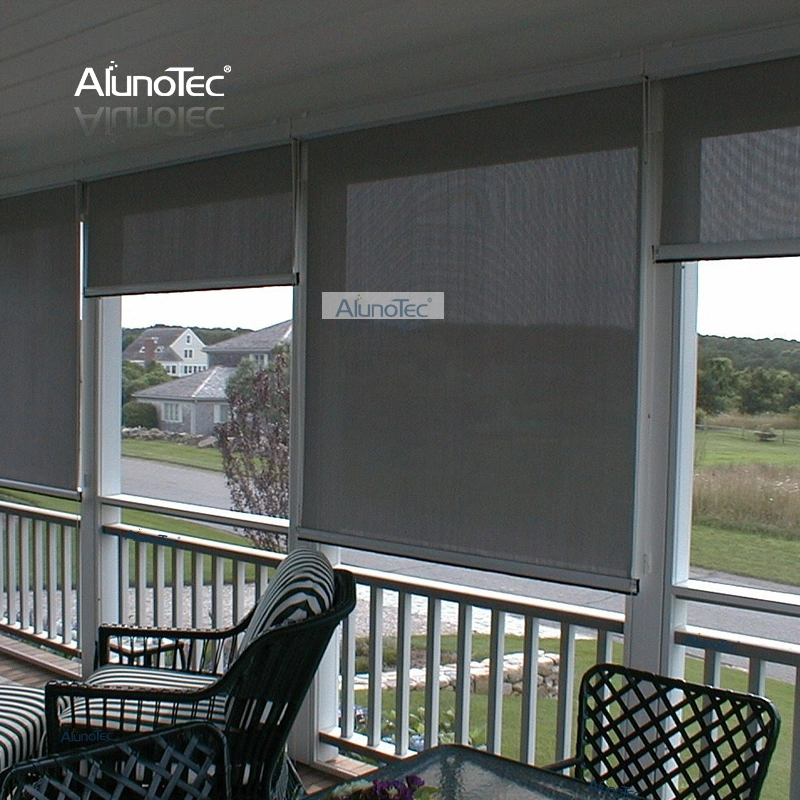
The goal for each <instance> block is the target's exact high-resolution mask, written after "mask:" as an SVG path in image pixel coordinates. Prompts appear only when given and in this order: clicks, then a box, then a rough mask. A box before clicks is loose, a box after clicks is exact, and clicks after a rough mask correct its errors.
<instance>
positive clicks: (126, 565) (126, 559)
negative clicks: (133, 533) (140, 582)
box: [118, 536, 131, 625]
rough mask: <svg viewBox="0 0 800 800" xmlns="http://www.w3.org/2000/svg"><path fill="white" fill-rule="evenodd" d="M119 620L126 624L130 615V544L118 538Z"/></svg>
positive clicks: (128, 540)
mask: <svg viewBox="0 0 800 800" xmlns="http://www.w3.org/2000/svg"><path fill="white" fill-rule="evenodd" d="M118 552H119V618H120V621H121V622H123V623H124V624H126V625H127V624H128V623H129V622H130V621H131V619H130V613H131V610H130V609H131V543H130V539H128V538H126V537H124V536H120V538H119V551H118Z"/></svg>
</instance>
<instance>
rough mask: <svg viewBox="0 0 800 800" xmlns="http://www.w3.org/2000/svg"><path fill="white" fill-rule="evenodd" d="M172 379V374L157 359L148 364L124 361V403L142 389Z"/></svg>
mask: <svg viewBox="0 0 800 800" xmlns="http://www.w3.org/2000/svg"><path fill="white" fill-rule="evenodd" d="M171 380H172V376H171V375H170V374H169V373H168V372H167V371H166V370H165V369H164V367H163V366H162V365H161V364H159V363H158V362H157V361H151V362H150V363H149V364H147V365H146V366H142V365H141V364H135V363H134V362H133V361H123V362H122V404H123V405H124V404H125V403H127V402H129V401H130V400H132V399H133V395H134V393H135V392H138V391H139V390H141V389H147V387H148V386H156V385H157V384H159V383H166V382H167V381H171Z"/></svg>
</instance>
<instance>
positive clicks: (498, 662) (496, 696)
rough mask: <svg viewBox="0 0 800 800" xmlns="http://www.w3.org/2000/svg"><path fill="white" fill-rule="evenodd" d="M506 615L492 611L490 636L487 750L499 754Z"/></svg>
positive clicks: (501, 730) (501, 737) (501, 742)
mask: <svg viewBox="0 0 800 800" xmlns="http://www.w3.org/2000/svg"><path fill="white" fill-rule="evenodd" d="M505 624H506V615H505V614H504V613H503V612H502V611H498V610H497V609H494V608H493V609H492V623H491V625H492V627H491V632H490V634H489V659H490V660H489V687H488V691H489V697H488V712H487V717H488V718H487V720H486V749H487V750H488V751H489V752H490V753H495V754H499V753H500V751H501V749H502V746H503V656H504V654H505Z"/></svg>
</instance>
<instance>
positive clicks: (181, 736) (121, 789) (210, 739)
mask: <svg viewBox="0 0 800 800" xmlns="http://www.w3.org/2000/svg"><path fill="white" fill-rule="evenodd" d="M228 771H229V768H228V753H227V745H226V742H225V738H224V736H223V735H222V733H221V732H220V731H219V730H218V729H217V728H215V727H214V726H212V725H209V724H205V723H192V724H189V725H182V726H179V727H175V728H168V729H164V730H161V731H158V732H156V733H150V734H147V735H144V736H137V737H135V738H133V739H126V740H121V741H119V742H113V743H110V744H106V745H100V746H95V747H91V748H86V749H82V750H77V751H71V752H69V753H67V754H65V755H60V756H51V757H44V758H38V759H35V760H33V761H28V762H24V763H22V764H19V765H17V766H16V767H14V768H13V769H11V770H9V772H8V773H7V775H6V778H5V781H4V782H3V786H2V789H0V797H1V798H2V800H139V798H146V800H223V799H224V798H227V797H229V796H230V785H229V774H228Z"/></svg>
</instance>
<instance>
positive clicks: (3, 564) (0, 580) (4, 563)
mask: <svg viewBox="0 0 800 800" xmlns="http://www.w3.org/2000/svg"><path fill="white" fill-rule="evenodd" d="M10 532H11V516H10V515H9V514H3V531H2V533H3V539H2V541H3V542H8V539H9V536H10V535H11V533H10ZM0 585H2V599H1V600H0V617H5V619H6V620H7V621H10V620H9V619H8V586H9V584H8V556H7V551H6V549H5V548H4V547H2V545H0Z"/></svg>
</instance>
